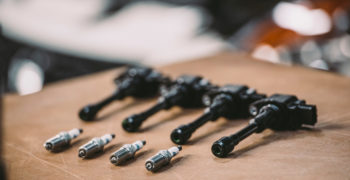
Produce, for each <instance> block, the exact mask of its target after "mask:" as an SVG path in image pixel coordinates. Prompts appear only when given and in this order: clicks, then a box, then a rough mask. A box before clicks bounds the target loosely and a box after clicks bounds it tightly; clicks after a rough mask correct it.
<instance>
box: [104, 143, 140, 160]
mask: <svg viewBox="0 0 350 180" xmlns="http://www.w3.org/2000/svg"><path fill="white" fill-rule="evenodd" d="M145 144H146V141H136V142H134V143H132V144H125V145H124V146H122V147H121V148H120V149H118V150H117V151H116V152H114V153H113V154H112V155H111V157H110V158H109V160H110V161H111V163H112V164H114V165H120V164H122V163H123V162H125V161H127V160H129V159H131V158H133V157H134V156H135V153H136V152H137V151H139V150H140V149H142V147H143V146H144V145H145Z"/></svg>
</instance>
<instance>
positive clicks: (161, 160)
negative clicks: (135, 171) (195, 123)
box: [145, 145, 182, 172]
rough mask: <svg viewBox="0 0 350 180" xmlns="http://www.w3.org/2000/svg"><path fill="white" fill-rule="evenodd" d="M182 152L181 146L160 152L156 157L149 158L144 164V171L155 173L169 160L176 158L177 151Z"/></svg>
mask: <svg viewBox="0 0 350 180" xmlns="http://www.w3.org/2000/svg"><path fill="white" fill-rule="evenodd" d="M181 150H182V146H180V145H179V146H174V147H171V148H169V149H168V150H161V151H159V152H158V153H157V154H156V155H154V156H152V157H151V158H149V159H148V160H147V161H146V163H145V166H146V169H147V170H148V171H152V172H155V171H157V170H158V169H160V168H161V167H163V166H165V165H167V164H168V163H169V162H170V161H171V159H172V158H173V157H174V156H176V155H177V154H178V153H179V151H181Z"/></svg>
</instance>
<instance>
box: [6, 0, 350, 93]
mask: <svg viewBox="0 0 350 180" xmlns="http://www.w3.org/2000/svg"><path fill="white" fill-rule="evenodd" d="M349 19H350V1H349V0H298V1H292V0H290V1H281V0H263V1H262V0H152V1H151V0H143V1H139V0H0V58H1V59H0V63H1V64H0V70H1V84H2V85H3V86H2V87H3V88H2V90H3V91H4V92H6V93H18V94H20V95H27V94H31V93H35V92H38V91H40V90H41V89H42V87H43V86H44V85H45V84H47V83H51V82H55V81H59V80H62V79H67V78H72V77H76V76H79V75H84V74H89V73H94V72H97V71H101V70H106V69H109V68H114V67H118V66H123V65H129V64H145V65H151V66H160V65H165V64H170V63H174V62H179V61H185V60H189V59H194V58H199V57H203V56H208V55H212V54H215V53H218V52H221V51H228V50H229V51H238V52H246V53H248V54H250V55H251V56H253V57H255V58H256V59H258V60H265V61H270V62H272V63H281V64H285V65H294V64H298V65H302V66H306V67H309V68H315V69H320V70H325V71H331V72H333V73H339V74H343V75H346V76H350V30H349V26H350V21H349Z"/></svg>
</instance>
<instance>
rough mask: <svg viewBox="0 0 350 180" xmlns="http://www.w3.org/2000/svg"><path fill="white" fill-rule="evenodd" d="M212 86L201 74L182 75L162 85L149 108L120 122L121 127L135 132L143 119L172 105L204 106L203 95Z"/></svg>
mask: <svg viewBox="0 0 350 180" xmlns="http://www.w3.org/2000/svg"><path fill="white" fill-rule="evenodd" d="M213 87H216V86H213V85H212V84H211V83H210V82H209V81H208V80H207V79H204V78H202V77H201V76H192V75H182V76H180V77H179V78H177V79H176V80H175V81H174V82H173V83H172V84H171V85H170V86H169V87H165V86H163V88H162V91H161V97H159V98H158V102H157V103H156V104H155V105H154V106H152V107H151V108H149V109H147V110H146V111H143V112H141V113H139V114H134V115H131V116H129V117H127V118H126V119H124V120H123V122H122V127H123V129H124V130H126V131H128V132H135V131H137V130H138V129H139V127H140V126H141V125H142V123H143V122H144V121H146V120H147V119H148V118H149V117H151V116H153V115H154V114H156V113H157V112H159V111H161V110H169V109H170V108H172V107H173V106H180V107H183V108H198V107H202V106H204V105H203V103H202V97H203V95H204V94H205V93H206V92H208V91H209V90H210V89H211V88H213Z"/></svg>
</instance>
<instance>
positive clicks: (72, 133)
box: [68, 128, 80, 139]
mask: <svg viewBox="0 0 350 180" xmlns="http://www.w3.org/2000/svg"><path fill="white" fill-rule="evenodd" d="M68 134H69V136H70V137H71V138H72V139H74V138H76V137H78V136H79V134H80V131H79V129H77V128H74V129H72V130H70V131H68Z"/></svg>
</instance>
